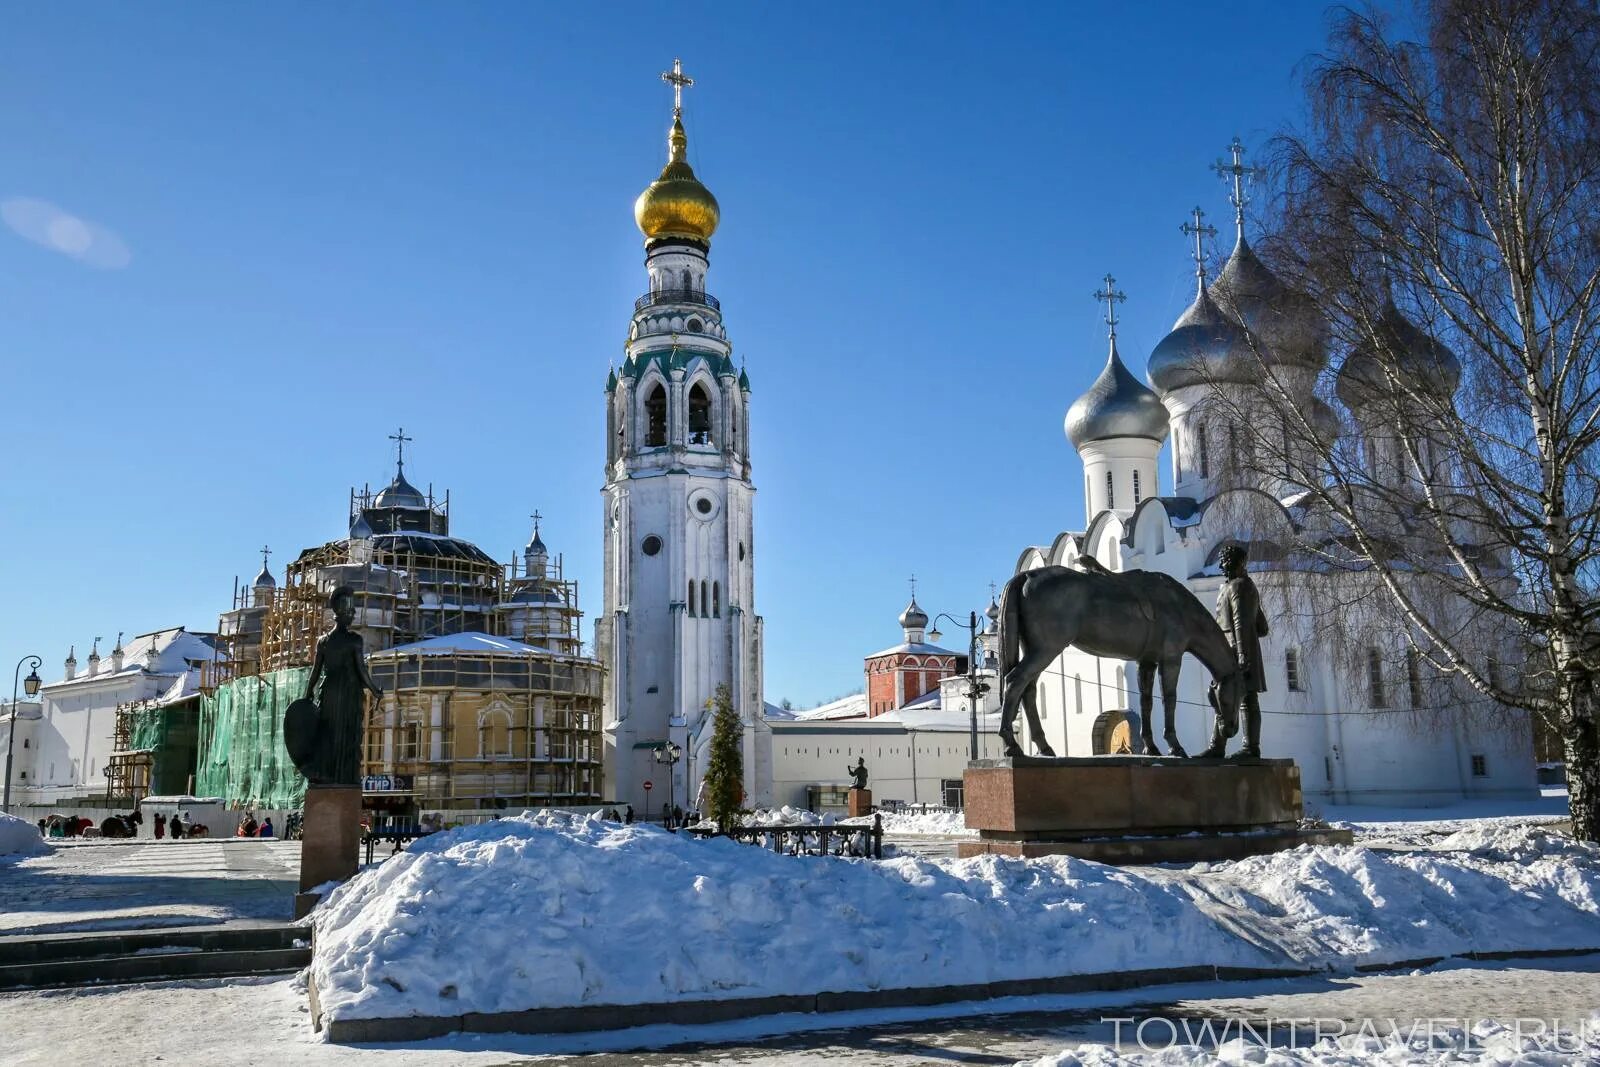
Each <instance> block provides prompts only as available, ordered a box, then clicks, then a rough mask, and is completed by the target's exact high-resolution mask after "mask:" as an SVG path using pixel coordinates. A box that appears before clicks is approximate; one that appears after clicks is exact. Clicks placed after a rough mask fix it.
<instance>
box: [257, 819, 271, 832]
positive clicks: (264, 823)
mask: <svg viewBox="0 0 1600 1067" xmlns="http://www.w3.org/2000/svg"><path fill="white" fill-rule="evenodd" d="M259 836H261V837H271V836H272V816H270V815H268V816H267V817H266V818H265V819H262V820H261V830H260V831H259Z"/></svg>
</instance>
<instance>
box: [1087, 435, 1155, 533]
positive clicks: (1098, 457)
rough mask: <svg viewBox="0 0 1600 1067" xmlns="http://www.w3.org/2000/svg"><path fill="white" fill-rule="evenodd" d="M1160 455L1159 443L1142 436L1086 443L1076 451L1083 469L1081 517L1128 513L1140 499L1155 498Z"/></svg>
mask: <svg viewBox="0 0 1600 1067" xmlns="http://www.w3.org/2000/svg"><path fill="white" fill-rule="evenodd" d="M1160 452H1161V443H1160V442H1159V441H1150V440H1146V439H1145V438H1142V437H1112V438H1108V439H1106V440H1102V441H1090V442H1088V443H1087V444H1085V445H1084V446H1083V447H1082V448H1081V449H1079V452H1078V454H1079V456H1080V457H1081V458H1082V460H1083V470H1084V506H1085V509H1086V510H1085V512H1084V514H1085V515H1088V516H1091V517H1092V516H1094V515H1097V514H1099V513H1100V512H1102V511H1106V510H1111V509H1114V510H1117V511H1121V512H1125V513H1129V512H1132V511H1133V509H1134V508H1135V507H1136V506H1137V505H1138V502H1139V501H1140V500H1143V499H1145V498H1146V497H1150V496H1155V495H1157V489H1158V486H1159V484H1160V483H1159V481H1158V478H1159V476H1160V473H1159V468H1158V466H1157V457H1158V456H1159V455H1160ZM1136 482H1137V486H1138V489H1137V494H1136V493H1135V483H1136ZM1136 495H1137V499H1135V496H1136Z"/></svg>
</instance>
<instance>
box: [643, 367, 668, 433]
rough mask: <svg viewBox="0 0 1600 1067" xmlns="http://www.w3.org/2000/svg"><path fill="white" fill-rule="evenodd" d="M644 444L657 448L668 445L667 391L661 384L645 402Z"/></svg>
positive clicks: (651, 392)
mask: <svg viewBox="0 0 1600 1067" xmlns="http://www.w3.org/2000/svg"><path fill="white" fill-rule="evenodd" d="M644 419H645V431H644V443H645V445H646V447H649V448H657V447H659V446H661V445H664V444H666V443H667V390H666V387H665V386H663V385H662V384H661V383H660V382H657V383H656V384H655V386H654V387H653V388H652V389H651V390H650V394H649V395H648V396H646V397H645V400H644Z"/></svg>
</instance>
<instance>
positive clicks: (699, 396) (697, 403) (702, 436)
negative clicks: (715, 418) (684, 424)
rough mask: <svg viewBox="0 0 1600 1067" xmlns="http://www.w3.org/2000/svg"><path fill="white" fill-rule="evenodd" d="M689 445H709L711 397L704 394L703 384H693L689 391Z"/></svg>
mask: <svg viewBox="0 0 1600 1067" xmlns="http://www.w3.org/2000/svg"><path fill="white" fill-rule="evenodd" d="M689 443H690V444H691V445H709V444H710V443H711V395H710V394H709V393H707V392H706V387H705V383H704V382H695V383H694V388H693V389H691V390H689Z"/></svg>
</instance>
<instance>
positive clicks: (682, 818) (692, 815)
mask: <svg viewBox="0 0 1600 1067" xmlns="http://www.w3.org/2000/svg"><path fill="white" fill-rule="evenodd" d="M600 817H601V818H603V819H609V820H611V821H612V822H620V823H623V824H625V825H626V824H630V823H632V822H633V805H632V804H624V805H623V806H622V809H621V810H618V809H616V808H607V809H606V810H605V811H603V812H601V813H600ZM699 821H700V813H699V812H698V811H684V810H683V809H682V808H680V807H678V805H676V804H673V805H671V806H670V807H668V808H667V809H666V810H665V811H663V812H662V813H661V825H662V826H665V827H666V828H667V829H668V830H676V829H678V828H680V827H684V826H693V825H694V824H695V823H697V822H699Z"/></svg>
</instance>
